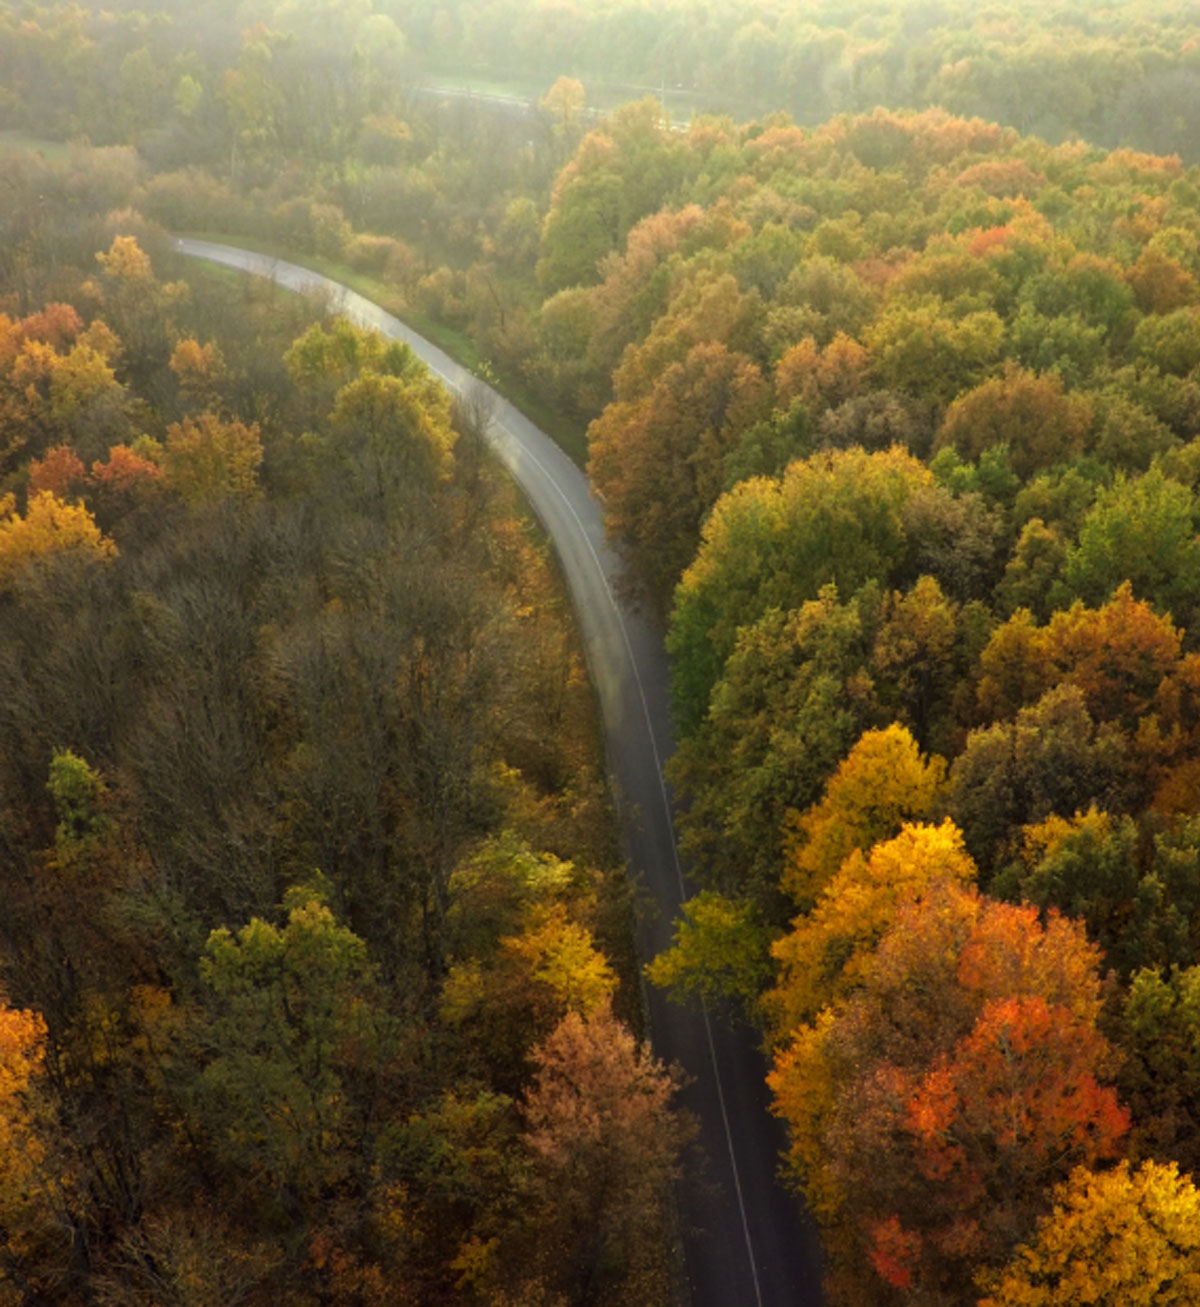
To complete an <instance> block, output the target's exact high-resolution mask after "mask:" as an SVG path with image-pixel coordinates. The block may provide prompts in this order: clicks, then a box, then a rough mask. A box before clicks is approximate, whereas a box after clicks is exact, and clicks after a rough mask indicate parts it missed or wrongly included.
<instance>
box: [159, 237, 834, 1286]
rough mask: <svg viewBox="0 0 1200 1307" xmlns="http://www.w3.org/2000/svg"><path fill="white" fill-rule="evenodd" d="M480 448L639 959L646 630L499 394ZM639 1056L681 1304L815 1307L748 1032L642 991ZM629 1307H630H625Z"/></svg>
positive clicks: (652, 803)
mask: <svg viewBox="0 0 1200 1307" xmlns="http://www.w3.org/2000/svg"><path fill="white" fill-rule="evenodd" d="M176 245H177V248H178V249H179V250H180V251H181V252H182V253H184V254H187V255H192V256H195V257H199V258H205V259H209V260H212V261H214V262H217V263H222V264H226V265H228V266H230V267H234V268H240V269H243V270H244V271H246V272H249V273H254V274H257V275H261V276H267V277H272V278H274V279H275V280H276V281H277V282H279V283H280V284H281V285H284V286H287V287H289V288H291V289H292V290H296V291H300V292H305V293H314V294H317V295H320V296H321V297H322V298H323V299H325V300H326V301H327V302H329V303H330V305H331V307H332V308H333V309H335V310H336V311H339V312H342V313H344V314H345V315H346V316H347V317H349V318H351V319H352V320H353V321H355V322H357V323H360V324H362V325H363V326H368V327H374V328H376V329H377V330H379V331H381V332H383V333H384V334H385V335H387V336H390V337H394V338H396V339H399V340H403V341H405V342H406V343H407V344H408V345H410V346H411V347H412V349H413V350H414V351H415V352H416V353H417V354H418V355H419V356H420V357H421V358H422V359H423V360H424V361H425V363H426V364H427V365H428V366H429V368H430V369H431V370H432V371H433V372H434V373H435V374H436V375H437V376H438V377H440V378H441V380H442V381H444V382H445V384H446V385H447V386H449V387H450V388H451V389H452V390H461V389H463V388H464V387H466V386H474V387H478V386H480V385H481V384H482V383H480V382H478V381H477V380H476V379H475V378H474V377H472V375H471V374H470V373H469V372H468V371H467V370H466V369H465V368H462V367H461V366H460V365H459V364H457V363H455V362H454V361H453V359H451V358H450V357H449V356H448V355H446V354H444V353H443V352H442V351H441V350H440V349H438V348H437V347H436V346H435V345H432V344H430V342H429V341H427V340H425V339H424V338H423V337H421V336H418V335H417V334H416V333H415V332H413V331H411V330H410V329H409V328H408V327H407V326H405V325H404V323H402V322H400V321H399V320H398V319H396V318H394V317H393V316H392V315H391V314H389V313H386V312H385V311H384V310H383V309H381V308H380V307H379V306H378V305H376V304H373V303H371V302H370V301H369V300H367V299H364V298H363V297H362V296H361V295H358V294H356V293H355V292H354V291H351V290H349V289H347V288H345V287H343V286H341V285H339V284H338V283H336V282H332V281H329V280H328V279H327V278H325V277H322V276H320V275H318V274H317V273H314V272H310V271H308V270H307V269H305V268H300V267H297V266H296V265H294V264H290V263H285V262H283V261H281V260H279V259H274V258H271V257H269V256H266V255H261V254H253V253H250V252H248V251H245V250H239V249H234V248H232V247H230V246H225V245H213V244H209V243H208V242H204V241H194V240H186V239H181V240H178V241H177V242H176ZM490 403H491V404H492V405H494V407H493V409H492V421H491V427H490V432H489V437H488V438H489V441H490V443H491V444H492V446H493V447H494V448H495V451H496V453H497V455H498V456H499V458H500V459H501V461H502V462H503V463H504V465H505V466H506V467H507V468H508V469H509V471H510V472H511V473H512V475H513V476H514V478H515V479H516V480H517V482H518V483H519V484H520V486H521V488H522V489H523V490H524V492H525V494H526V496H527V498H528V500H529V502H530V504H531V505H532V507H533V510H534V512H535V513H536V514H537V516H538V517H539V519H540V520H541V522H542V525H543V526H544V527H545V529H546V531H547V532H548V533H549V535H550V537H551V539H552V540H553V542H554V545H555V548H556V550H557V552H558V555H559V558H560V560H561V565H562V568H563V572H564V575H565V577H566V581H567V586H568V588H569V590H570V594H571V598H572V602H573V604H574V607H575V614H576V618H577V621H578V625H579V630H580V634H581V638H582V642H583V646H584V652H585V655H586V658H587V662H588V667H589V670H590V672H591V676H592V681H593V684H594V686H595V689H596V694H597V696H598V699H599V703H600V710H601V715H602V718H603V722H604V733H605V739H606V744H607V750H608V767H609V773H610V778H611V783H612V787H613V792H614V795H615V797H616V801H617V807H618V814H619V818H620V822H621V829H622V832H623V836H624V841H625V852H626V856H627V858H628V860H629V865H630V869H631V872H632V874H633V875H634V876H635V877H636V878H637V880H638V881H639V883H640V886H641V888H642V890H643V891H644V893H645V895H646V897H648V898H649V899H650V900H652V902H653V904H654V905H657V907H656V910H655V909H653V908H652V909H651V911H649V912H647V913H646V914H644V919H643V920H642V921H641V923H640V925H639V932H638V933H639V940H638V943H639V949H640V951H641V956H642V957H643V959H649V958H650V957H653V956H654V954H655V953H657V952H659V951H660V950H661V949H662V948H664V947H666V946H667V945H669V944H670V942H671V933H672V931H671V926H672V922H673V920H674V919H675V917H676V916H677V914H678V910H679V905H680V903H681V902H682V900H683V899H685V898H687V897H689V895H690V892H691V891H690V889H689V886H688V883H687V878H686V876H685V875H684V871H683V868H682V867H681V865H680V861H679V855H678V852H677V849H676V844H675V832H674V827H673V824H672V816H671V798H670V794H669V793H668V791H667V787H666V785H665V783H664V781H663V776H662V765H663V763H664V762H665V761H666V759H667V758H668V757H669V756H670V754H671V751H672V749H673V747H674V746H673V739H672V734H671V724H670V720H669V715H668V709H667V703H668V700H667V665H666V656H665V653H664V651H663V642H662V633H661V631H660V630H659V629H658V628H657V627H656V625H655V624H654V623H653V622H651V621H649V620H647V618H646V617H645V615H644V614H642V613H640V612H639V611H637V610H636V609H635V608H633V607H631V606H630V605H628V604H626V603H624V602H622V601H621V599H619V598H618V591H617V588H616V583H617V581H618V578H619V576H620V573H621V565H620V563H619V561H618V559H617V557H616V555H615V554H614V553H613V551H612V550H611V549H609V548H608V546H607V545H606V544H605V541H604V530H603V527H602V525H601V518H600V508H599V505H598V504H597V502H596V501H595V499H594V498H593V497H592V495H591V493H590V491H589V489H588V486H587V481H586V479H585V477H584V476H583V474H582V473H581V472H580V470H579V469H578V468H577V467H576V466H575V464H574V463H572V462H571V461H570V459H568V458H567V456H566V455H565V454H564V453H563V452H562V451H561V450H560V449H559V448H558V446H557V445H555V444H554V442H553V441H552V440H551V439H550V438H549V437H548V436H547V435H545V434H544V433H543V432H542V431H540V430H539V429H538V428H537V427H535V426H534V425H533V424H532V423H531V422H530V421H529V420H528V419H527V418H526V417H524V416H523V415H522V414H521V413H519V412H518V411H517V410H516V409H515V408H513V407H512V405H511V404H509V403H508V402H507V401H506V400H504V399H503V398H502V397H501V396H500V395H497V394H494V392H493V394H492V396H491V397H490ZM647 1000H648V1004H649V1014H650V1036H651V1042H652V1044H653V1047H654V1051H655V1053H656V1054H657V1055H658V1056H659V1057H660V1058H662V1059H664V1060H665V1061H668V1062H678V1063H679V1064H680V1065H681V1066H682V1067H683V1068H684V1069H685V1070H686V1072H687V1073H688V1075H689V1076H690V1077H691V1083H690V1085H689V1086H688V1087H687V1089H685V1091H684V1093H683V1095H682V1101H683V1103H684V1105H685V1106H686V1107H687V1108H688V1109H690V1110H691V1111H692V1112H693V1113H694V1114H695V1116H696V1117H697V1119H698V1121H699V1127H700V1145H701V1148H702V1150H703V1152H704V1154H705V1164H704V1171H703V1174H702V1175H701V1176H700V1177H699V1178H697V1177H695V1176H692V1177H690V1178H689V1180H688V1182H687V1183H686V1184H685V1185H683V1186H682V1187H681V1193H680V1211H681V1229H682V1231H683V1251H684V1260H685V1265H686V1274H687V1279H688V1282H689V1287H690V1293H691V1303H692V1307H817V1304H819V1303H820V1302H821V1291H820V1279H821V1270H820V1254H819V1249H818V1245H817V1241H816V1238H815V1236H814V1234H813V1231H812V1228H811V1226H810V1224H809V1223H808V1222H807V1220H806V1219H805V1217H804V1215H803V1213H802V1212H801V1211H800V1209H799V1207H798V1205H797V1203H796V1201H795V1200H794V1199H793V1198H791V1197H790V1196H789V1195H788V1194H787V1193H785V1192H784V1190H783V1189H782V1188H781V1186H780V1185H779V1184H778V1182H777V1181H776V1179H775V1170H776V1161H777V1157H778V1152H779V1149H780V1147H781V1146H782V1143H783V1135H782V1131H781V1129H780V1127H779V1125H778V1123H777V1122H775V1121H774V1120H773V1119H772V1118H771V1117H770V1115H769V1114H768V1111H767V1101H768V1093H767V1089H766V1085H765V1082H764V1075H765V1066H764V1062H763V1058H762V1055H761V1054H760V1052H759V1050H758V1049H757V1047H756V1045H755V1041H754V1039H753V1037H752V1036H751V1034H750V1033H749V1032H748V1031H744V1030H731V1029H729V1028H727V1027H726V1026H725V1025H724V1024H722V1023H720V1022H718V1021H716V1020H715V1019H710V1018H709V1017H708V1015H707V1014H706V1013H701V1012H696V1011H693V1010H692V1009H690V1008H680V1007H677V1006H674V1005H672V1004H668V1003H667V1002H666V1001H665V999H663V998H662V997H661V995H659V994H658V993H657V992H656V991H653V990H651V991H650V992H649V993H648V995H647ZM630 1307H637V1304H630Z"/></svg>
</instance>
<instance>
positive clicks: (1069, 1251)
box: [979, 1162, 1200, 1307]
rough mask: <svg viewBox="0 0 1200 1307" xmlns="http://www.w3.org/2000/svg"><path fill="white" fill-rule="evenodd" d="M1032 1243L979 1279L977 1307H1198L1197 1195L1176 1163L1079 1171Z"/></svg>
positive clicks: (1199, 1212) (1199, 1196)
mask: <svg viewBox="0 0 1200 1307" xmlns="http://www.w3.org/2000/svg"><path fill="white" fill-rule="evenodd" d="M1055 1199H1056V1202H1055V1206H1054V1210H1053V1212H1051V1213H1050V1215H1048V1216H1045V1217H1043V1218H1042V1220H1041V1221H1040V1222H1039V1223H1038V1229H1037V1236H1036V1238H1034V1239H1033V1240H1032V1241H1031V1242H1030V1243H1028V1244H1025V1245H1023V1246H1022V1247H1020V1248H1018V1249H1017V1251H1016V1253H1015V1254H1014V1255H1013V1258H1012V1260H1011V1261H1010V1262H1009V1264H1008V1265H1007V1266H1006V1267H1005V1268H1004V1269H1003V1270H1002V1271H1001V1272H999V1273H997V1274H994V1275H991V1276H987V1277H981V1279H982V1280H983V1284H982V1287H983V1288H984V1290H985V1294H986V1296H985V1297H983V1298H981V1299H980V1301H979V1307H1075V1304H1077V1303H1079V1304H1082V1303H1088V1304H1093V1305H1094V1307H1173V1305H1174V1304H1177V1305H1178V1307H1188V1305H1190V1304H1192V1303H1196V1302H1200V1192H1198V1191H1197V1190H1196V1187H1195V1186H1194V1185H1193V1184H1192V1182H1191V1180H1190V1179H1188V1177H1187V1176H1181V1175H1180V1174H1179V1171H1178V1168H1177V1167H1176V1165H1175V1163H1174V1162H1171V1163H1170V1164H1168V1165H1165V1166H1164V1165H1162V1164H1161V1163H1159V1162H1143V1163H1142V1165H1141V1166H1139V1167H1138V1168H1137V1170H1133V1169H1132V1168H1131V1167H1130V1165H1129V1163H1128V1162H1123V1163H1122V1164H1121V1165H1120V1166H1119V1167H1117V1168H1116V1169H1115V1170H1112V1171H1106V1172H1102V1173H1099V1174H1097V1173H1095V1172H1092V1171H1090V1170H1088V1169H1087V1168H1086V1167H1078V1168H1077V1169H1076V1170H1075V1171H1073V1172H1072V1173H1071V1176H1070V1178H1069V1179H1068V1180H1066V1181H1065V1182H1064V1183H1062V1184H1061V1185H1059V1186H1058V1188H1057V1189H1056V1190H1055Z"/></svg>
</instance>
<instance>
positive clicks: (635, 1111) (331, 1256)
mask: <svg viewBox="0 0 1200 1307" xmlns="http://www.w3.org/2000/svg"><path fill="white" fill-rule="evenodd" d="M40 181H41V183H42V185H43V186H45V187H49V186H51V185H53V184H55V183H56V182H57V183H58V184H59V185H61V186H62V187H63V188H64V189H67V190H69V189H70V188H72V187H75V186H80V185H82V186H86V185H87V179H86V178H82V179H81V178H80V177H79V176H78V175H77V173H76V172H75V170H74V168H73V167H69V166H57V165H55V166H48V167H46V168H44V169H43V171H42V175H41V178H40ZM41 193H43V194H44V193H45V192H44V191H42V192H41ZM81 217H83V218H85V219H87V218H88V215H86V214H82V215H81V213H80V212H79V211H76V212H74V213H72V214H71V215H70V216H69V217H68V219H67V221H66V222H59V223H55V222H53V221H51V225H52V226H54V227H55V234H54V240H55V242H56V248H57V250H58V253H59V260H58V261H57V264H56V266H55V267H54V268H53V269H52V270H46V271H47V275H52V278H53V280H54V283H55V287H56V291H57V293H59V294H61V295H64V296H65V298H63V299H59V300H56V301H52V302H49V303H47V304H46V305H45V306H44V307H43V308H41V309H38V310H36V311H34V312H31V313H26V314H23V315H21V316H15V315H14V314H13V313H4V314H0V415H2V416H0V425H2V430H3V470H4V475H5V477H6V481H7V484H8V485H9V486H11V487H12V489H11V490H10V491H9V492H8V493H7V494H6V495H5V497H4V498H3V500H2V501H0V514H2V516H0V609H2V611H3V621H2V622H0V680H2V682H3V685H4V693H3V695H2V696H0V740H2V741H3V747H2V748H0V849H2V851H3V855H2V862H3V868H4V893H3V899H2V904H0V990H2V993H3V997H4V1000H5V1001H4V1003H3V1005H0V1050H2V1054H0V1056H2V1062H0V1068H2V1070H0V1156H2V1157H3V1174H4V1180H3V1185H2V1186H0V1230H2V1237H0V1301H3V1302H5V1303H9V1302H11V1303H14V1304H16V1303H33V1302H51V1301H53V1302H61V1303H111V1304H118V1303H120V1304H133V1303H145V1304H149V1303H172V1304H176V1303H178V1304H183V1303H189V1304H199V1303H224V1304H228V1303H271V1304H277V1303H282V1302H289V1303H321V1302H357V1303H388V1304H394V1303H398V1302H411V1303H414V1304H416V1303H441V1302H446V1301H450V1300H453V1301H456V1302H463V1303H489V1304H495V1303H502V1302H512V1303H522V1304H529V1303H545V1304H547V1305H548V1307H549V1305H550V1304H558V1303H565V1302H584V1301H587V1302H596V1303H599V1302H606V1303H612V1304H619V1303H624V1302H629V1301H639V1302H647V1303H654V1302H667V1301H669V1300H670V1292H671V1288H670V1281H671V1277H672V1275H673V1268H672V1266H671V1264H670V1256H669V1250H670V1248H671V1246H672V1238H673V1236H672V1233H671V1230H670V1228H669V1225H666V1224H664V1222H667V1221H668V1220H669V1210H668V1208H667V1206H666V1202H665V1200H666V1198H667V1196H668V1194H669V1187H670V1183H671V1180H672V1177H673V1176H674V1174H675V1172H676V1168H677V1166H678V1162H679V1156H680V1145H681V1144H682V1143H683V1142H684V1139H685V1136H686V1127H685V1125H684V1123H683V1122H682V1121H681V1120H680V1119H678V1118H677V1117H676V1116H675V1114H674V1113H673V1111H672V1108H671V1099H672V1095H673V1092H674V1081H673V1080H672V1077H671V1076H670V1075H669V1074H668V1073H667V1072H666V1071H665V1070H664V1069H663V1068H662V1067H660V1066H659V1065H658V1064H657V1063H655V1062H654V1061H653V1060H652V1059H651V1058H650V1056H649V1054H648V1052H647V1050H646V1049H645V1048H644V1047H641V1046H640V1045H639V1044H638V1042H637V1041H636V1040H635V1038H634V1036H633V1035H632V1034H631V1033H630V1032H629V1029H628V1027H627V1025H626V1024H625V1023H624V1021H623V1020H622V1019H621V1016H624V1018H625V1019H626V1020H632V1021H633V1022H634V1023H637V1022H638V1021H640V1015H639V1012H638V1008H637V1004H636V999H633V998H632V997H631V994H632V993H633V992H634V991H633V990H631V988H630V986H629V983H628V981H629V977H630V966H629V945H628V943H627V937H628V932H629V903H628V896H627V892H626V889H625V887H624V884H623V875H622V873H621V871H620V869H619V867H617V866H616V864H615V858H614V847H613V841H612V833H611V830H610V824H609V818H608V816H607V807H606V802H605V797H604V793H603V783H602V778H601V776H600V774H599V771H598V767H597V762H596V759H595V756H594V755H595V745H594V732H595V726H594V722H593V720H592V708H591V704H590V697H589V695H588V691H587V687H586V682H585V680H584V678H583V676H582V674H581V669H580V666H579V662H578V656H577V654H576V652H575V649H574V642H573V638H572V635H571V633H570V629H569V626H568V624H567V620H566V616H565V613H564V608H563V601H562V598H561V596H560V594H559V590H558V583H557V580H556V578H555V576H554V574H553V571H552V569H551V568H550V567H549V566H548V562H547V559H546V558H545V556H544V547H543V546H541V545H540V544H539V543H538V542H537V540H536V538H535V537H534V536H533V535H532V534H531V530H530V527H529V524H528V523H527V522H526V521H525V520H524V519H523V518H522V516H521V514H520V512H519V509H518V506H517V505H516V504H515V503H514V501H513V491H512V490H511V488H510V487H508V486H507V484H506V483H505V482H504V481H503V480H502V479H501V478H500V477H499V476H498V474H497V472H496V471H495V470H494V469H493V468H492V466H491V464H490V461H488V460H486V459H485V458H484V456H483V453H482V449H481V446H480V443H479V436H478V431H477V430H476V429H475V427H474V426H473V425H472V422H471V420H470V419H471V412H470V409H469V408H468V409H466V410H462V411H459V412H458V413H456V412H454V411H452V408H451V405H450V402H449V400H448V398H447V396H446V395H445V393H444V392H443V391H442V390H441V389H440V387H438V386H437V385H436V384H434V383H433V382H432V381H431V379H430V378H429V376H428V374H427V373H426V371H425V369H424V367H423V365H421V364H420V363H418V362H417V360H416V359H415V358H414V356H413V355H412V354H411V352H410V351H409V350H408V349H407V348H406V347H404V346H400V345H389V344H386V343H385V342H383V341H382V340H381V339H379V338H377V337H374V336H371V335H370V334H368V333H365V332H362V331H359V330H357V329H356V328H354V327H351V326H350V325H349V324H347V323H346V322H345V321H344V320H331V321H327V320H323V319H322V318H321V317H320V315H319V306H317V307H312V306H309V305H307V304H305V303H303V302H302V301H289V300H287V299H285V298H283V297H282V295H281V294H272V293H271V292H270V291H269V290H266V291H264V290H258V289H256V288H255V287H253V286H243V285H239V284H238V283H236V282H234V283H225V282H222V281H220V280H216V279H212V278H208V279H206V278H199V279H197V278H196V277H195V275H194V274H193V280H192V281H191V283H190V284H185V283H184V282H182V281H164V280H161V279H160V278H159V276H158V275H157V271H156V268H155V266H154V264H153V263H152V261H151V258H150V257H149V255H148V254H147V252H146V251H145V250H143V248H142V247H141V245H140V244H139V243H138V241H137V239H136V238H135V236H133V235H131V234H128V228H129V227H130V226H131V225H134V226H136V225H137V224H136V222H135V221H134V220H132V218H131V215H130V214H129V213H128V212H125V213H121V214H117V215H116V216H115V217H112V216H109V215H106V214H103V213H102V214H98V215H90V220H87V221H84V222H83V223H82V227H83V230H77V229H76V225H77V224H79V223H80V220H81ZM108 227H115V228H116V229H118V230H117V234H115V235H113V236H111V238H110V239H109V243H108V244H107V246H105V247H102V248H101V249H100V250H99V252H98V253H95V254H93V253H92V252H90V251H89V252H88V253H87V254H86V255H84V253H83V251H84V249H85V247H86V246H87V245H88V243H89V238H90V237H94V236H95V235H99V234H101V233H103V232H104V230H105V228H108ZM152 239H153V233H152V232H151V233H149V237H148V240H152ZM76 256H79V257H78V260H77V259H76ZM8 298H9V299H10V300H15V299H17V298H19V296H18V295H17V294H15V293H12V294H10V295H9V296H8ZM314 315H315V320H314ZM620 972H623V973H624V974H625V977H626V983H625V985H624V986H622V985H621V983H620V981H619V973H620ZM618 1014H620V1015H618ZM664 1250H665V1252H664Z"/></svg>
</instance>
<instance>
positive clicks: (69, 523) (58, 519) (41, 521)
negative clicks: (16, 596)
mask: <svg viewBox="0 0 1200 1307" xmlns="http://www.w3.org/2000/svg"><path fill="white" fill-rule="evenodd" d="M68 552H74V553H78V554H79V555H80V556H81V557H85V558H90V559H93V560H97V561H104V560H106V559H110V558H112V557H114V556H115V555H116V552H117V547H116V545H115V544H113V542H112V541H111V540H110V539H109V538H108V537H107V536H106V535H104V534H103V533H102V532H101V530H100V528H99V527H98V526H97V525H96V523H95V520H94V519H93V518H92V515H91V513H89V512H88V510H87V509H86V508H85V507H84V506H83V505H82V504H68V503H64V502H63V500H61V499H59V498H58V496H57V495H55V494H54V493H53V492H51V491H49V490H42V491H38V492H37V493H36V494H34V495H33V496H32V497H31V498H30V500H29V504H28V506H27V507H26V509H25V515H24V517H22V516H21V514H20V513H18V512H17V509H16V499H15V498H14V497H13V496H12V495H5V496H3V497H2V498H0V587H3V586H6V585H8V584H10V583H11V581H12V580H13V578H14V577H15V576H16V575H17V573H18V572H20V570H21V569H22V568H23V567H24V566H25V565H26V564H27V563H29V562H30V561H31V560H32V559H35V558H42V557H45V556H47V555H49V554H59V553H68Z"/></svg>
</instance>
